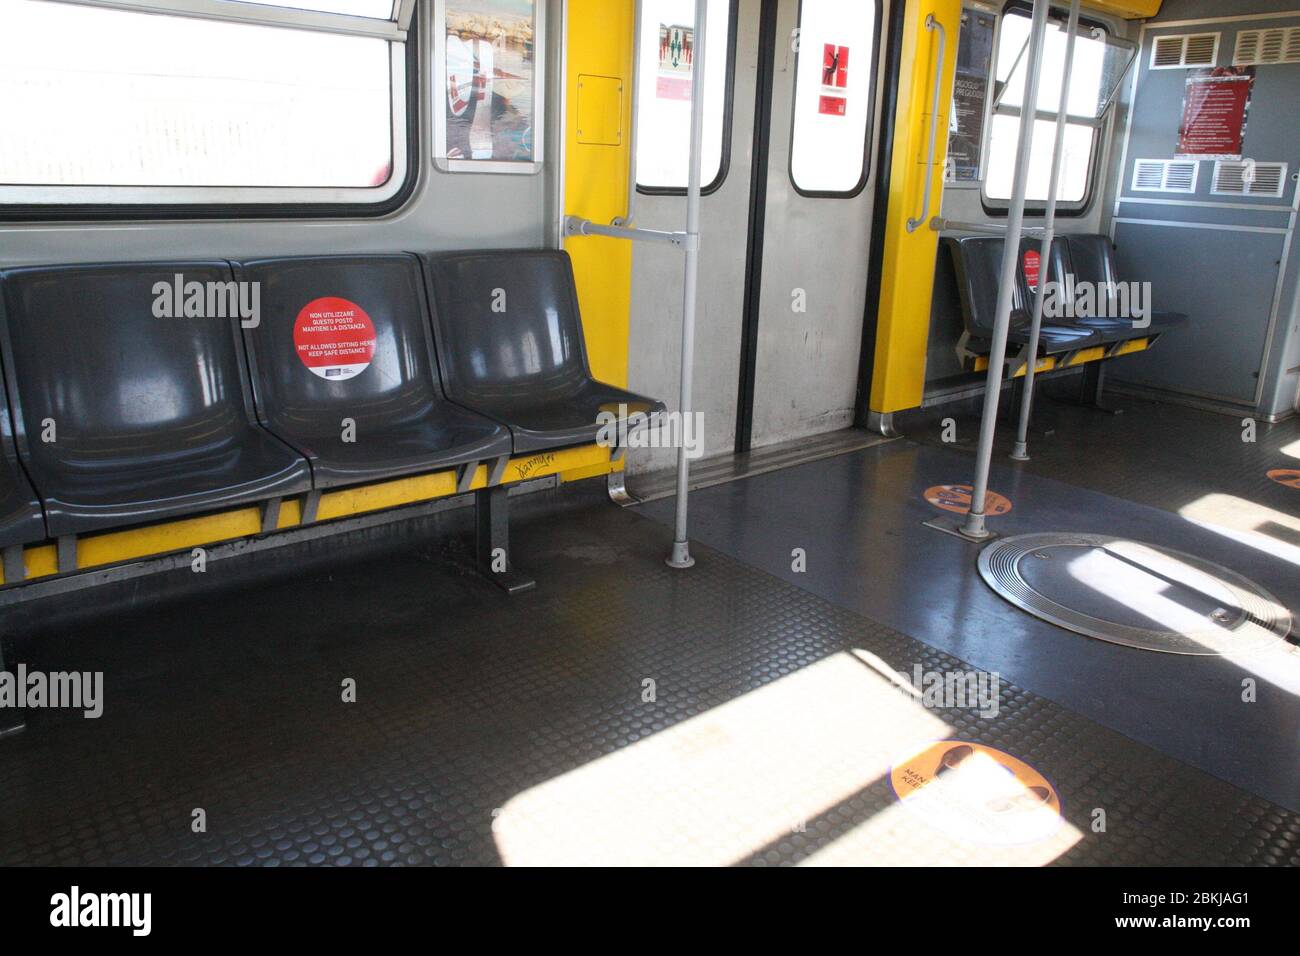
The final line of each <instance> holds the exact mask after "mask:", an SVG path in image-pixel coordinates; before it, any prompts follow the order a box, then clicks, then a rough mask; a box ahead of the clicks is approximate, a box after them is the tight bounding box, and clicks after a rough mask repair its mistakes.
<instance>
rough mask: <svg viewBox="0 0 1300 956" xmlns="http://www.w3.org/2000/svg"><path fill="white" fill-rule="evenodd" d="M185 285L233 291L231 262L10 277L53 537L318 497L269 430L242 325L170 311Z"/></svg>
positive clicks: (16, 374)
mask: <svg viewBox="0 0 1300 956" xmlns="http://www.w3.org/2000/svg"><path fill="white" fill-rule="evenodd" d="M177 276H180V277H182V281H183V282H184V283H192V282H197V283H202V284H204V285H203V286H202V288H233V287H228V286H224V284H225V283H230V282H233V278H234V277H233V275H232V274H231V270H230V266H229V265H228V264H227V263H224V262H163V263H132V264H121V265H96V266H56V267H49V268H24V269H13V270H8V271H5V272H2V273H0V285H2V286H3V302H4V309H3V313H4V315H3V321H2V322H0V338H2V339H3V351H4V362H5V369H6V371H7V373H8V374H7V382H8V387H9V399H10V405H11V409H12V412H13V418H14V430H15V439H16V444H17V448H18V454H19V456H20V458H21V460H22V463H23V465H24V466H25V468H26V470H27V473H28V474H29V475H30V476H31V479H32V484H33V485H34V486H35V489H36V492H37V493H38V495H39V496H40V499H41V501H42V502H43V504H44V509H45V520H46V527H47V529H48V531H49V534H50V536H52V537H63V536H65V535H77V534H84V533H87V532H95V531H103V530H108V529H111V528H120V527H123V526H126V525H132V524H138V523H142V522H149V521H156V520H161V519H166V518H174V517H178V516H182V515H193V514H198V513H202V512H208V511H213V510H218V509H223V508H228V507H232V506H236V505H244V504H248V503H252V502H261V501H267V500H271V499H274V498H278V497H281V496H285V495H292V494H297V493H300V492H305V491H307V490H309V489H310V487H311V472H310V469H309V467H308V465H307V462H306V461H305V460H304V459H303V458H302V457H301V456H300V455H298V454H297V453H296V452H295V451H293V450H292V449H291V448H289V447H288V446H286V445H285V444H284V443H283V442H281V441H279V440H278V439H276V438H274V437H273V436H271V435H270V434H269V433H268V432H266V431H265V430H264V429H262V428H261V427H260V426H258V424H257V422H256V419H255V417H254V412H253V404H252V396H251V393H250V390H249V386H248V380H247V369H246V366H245V360H244V353H243V346H242V344H241V342H240V338H239V331H238V328H237V327H236V325H235V324H234V323H233V322H232V320H231V319H229V318H223V317H219V316H214V317H205V318H200V317H184V315H183V310H182V309H181V305H182V303H171V306H172V310H171V314H172V315H175V316H176V317H167V315H166V313H167V312H168V309H167V308H166V306H165V305H164V307H162V308H158V305H159V294H158V292H157V291H156V290H159V289H162V288H163V287H167V286H173V285H174V283H175V282H176V281H177V278H176V277H177ZM207 283H219V284H222V285H221V286H216V287H208V286H207V285H206V284H207ZM205 298H206V297H205ZM159 312H161V313H163V314H162V315H159V314H158V313H159ZM177 312H182V314H180V315H177V314H176V313H177Z"/></svg>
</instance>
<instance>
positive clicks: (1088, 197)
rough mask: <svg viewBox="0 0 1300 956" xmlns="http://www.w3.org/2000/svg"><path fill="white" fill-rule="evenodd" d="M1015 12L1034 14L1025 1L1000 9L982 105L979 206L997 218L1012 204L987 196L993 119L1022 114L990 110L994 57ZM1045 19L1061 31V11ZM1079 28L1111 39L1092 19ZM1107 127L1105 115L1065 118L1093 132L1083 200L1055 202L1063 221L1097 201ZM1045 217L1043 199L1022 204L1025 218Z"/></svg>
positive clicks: (1044, 114) (1041, 116) (1047, 117)
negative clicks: (999, 116) (1007, 24)
mask: <svg viewBox="0 0 1300 956" xmlns="http://www.w3.org/2000/svg"><path fill="white" fill-rule="evenodd" d="M1017 10H1018V11H1020V13H1021V14H1023V15H1025V16H1030V15H1031V14H1032V12H1033V7H1032V6H1030V4H1028V3H1026V2H1025V0H1008V2H1007V3H1006V5H1005V6H1003V8H1002V12H1001V13H1000V14H999V15H998V25H997V29H996V31H995V32H994V35H993V51H994V53H993V62H992V63H991V64H990V65H989V70H990V72H989V81H988V91H989V92H988V96H987V97H986V102H985V104H984V134H983V137H982V141H981V143H980V178H979V192H980V206H981V207H982V208H983V209H984V212H985V214H986V215H988V216H994V217H999V218H1001V217H1005V216H1007V215H1009V214H1010V211H1011V201H1010V200H1009V199H996V198H994V197H991V196H990V195H989V194H988V168H987V164H988V159H989V146H990V144H991V142H992V139H993V117H994V116H995V115H996V114H1001V115H1004V116H1014V117H1015V118H1016V120H1017V121H1019V119H1020V117H1021V115H1022V111H1023V107H1014V106H999V107H998V109H997V110H996V111H995V110H994V108H993V104H994V101H995V100H996V99H997V95H996V94H997V70H998V57H997V54H998V51H999V50H1000V49H1001V44H1002V25H1003V24H1004V23H1005V22H1006V18H1007V16H1008V15H1010V14H1011V13H1012V12H1013V11H1017ZM1047 15H1048V19H1049V20H1051V21H1054V22H1055V23H1057V25H1059V26H1062V27H1064V25H1065V23H1066V20H1067V17H1066V16H1065V15H1064V14H1063V13H1062V11H1061V10H1060V8H1056V7H1049V8H1048V11H1047ZM1079 26H1080V27H1091V28H1093V29H1097V30H1101V31H1103V32H1104V33H1105V34H1106V35H1107V36H1108V37H1109V36H1111V35H1112V31H1111V29H1110V28H1109V27H1108V26H1107V25H1106V24H1105V23H1103V22H1102V21H1100V20H1096V19H1093V18H1092V17H1087V16H1080V17H1079ZM1130 68H1131V66H1130ZM1108 111H1109V110H1108ZM1056 118H1057V114H1056V111H1054V110H1037V111H1036V112H1035V116H1034V119H1035V121H1040V120H1043V121H1047V122H1050V123H1055V122H1056ZM1107 123H1108V120H1107V118H1106V116H1105V114H1103V115H1102V116H1101V117H1099V118H1098V119H1096V120H1092V121H1085V120H1083V119H1078V120H1075V121H1073V122H1072V121H1071V120H1070V118H1069V116H1068V114H1067V116H1066V125H1067V126H1088V127H1091V128H1092V155H1091V158H1090V161H1089V163H1088V181H1087V186H1086V188H1085V189H1084V193H1083V198H1082V199H1079V200H1075V201H1072V202H1062V201H1060V200H1057V203H1056V215H1057V216H1059V217H1061V218H1065V219H1077V218H1080V217H1082V216H1086V215H1087V214H1088V212H1089V211H1090V210H1091V209H1092V204H1093V202H1094V201H1095V200H1096V198H1097V178H1098V175H1099V174H1100V171H1101V160H1102V153H1103V152H1105V150H1104V148H1103V145H1104V144H1103V138H1104V137H1103V134H1104V133H1105V129H1106V125H1107ZM1046 213H1047V200H1045V199H1043V200H1033V201H1027V202H1026V203H1025V215H1027V216H1043V215H1046Z"/></svg>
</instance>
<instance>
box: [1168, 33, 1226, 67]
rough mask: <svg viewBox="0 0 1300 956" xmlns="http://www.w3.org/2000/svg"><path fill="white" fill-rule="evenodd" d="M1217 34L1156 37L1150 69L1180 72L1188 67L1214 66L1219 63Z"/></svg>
mask: <svg viewBox="0 0 1300 956" xmlns="http://www.w3.org/2000/svg"><path fill="white" fill-rule="evenodd" d="M1220 36H1222V34H1219V33H1184V34H1176V35H1174V36H1161V37H1156V42H1155V45H1154V46H1152V47H1151V69H1153V70H1181V69H1183V68H1185V67H1189V66H1214V65H1216V64H1217V63H1218V61H1219V37H1220Z"/></svg>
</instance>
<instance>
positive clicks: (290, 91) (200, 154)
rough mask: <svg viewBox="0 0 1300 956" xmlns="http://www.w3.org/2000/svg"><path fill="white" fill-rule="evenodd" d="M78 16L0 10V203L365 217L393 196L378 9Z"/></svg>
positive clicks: (392, 147)
mask: <svg viewBox="0 0 1300 956" xmlns="http://www.w3.org/2000/svg"><path fill="white" fill-rule="evenodd" d="M409 2H410V0H402V4H405V3H409ZM85 3H86V0H83V2H82V3H81V4H78V5H72V4H66V3H55V2H47V0H0V101H2V102H4V103H5V104H6V109H5V135H4V136H3V137H0V202H3V203H8V204H20V205H23V206H29V205H35V206H46V205H82V204H87V205H100V204H149V205H159V204H162V205H167V204H173V203H190V204H193V203H198V204H216V205H225V204H243V203H250V204H252V203H276V204H279V203H298V202H302V203H377V202H383V201H384V200H386V199H390V198H391V197H393V196H394V195H396V194H397V193H398V192H399V191H400V189H401V187H402V185H403V181H404V179H405V176H406V165H407V164H406V161H405V155H406V145H405V130H406V120H405V115H404V114H405V102H406V97H405V94H404V89H405V79H404V76H405V55H404V48H405V43H404V42H402V41H403V40H404V39H405V31H404V22H402V21H400V20H399V17H401V15H402V13H401V11H397V10H395V9H394V4H393V2H392V0H297V4H296V5H297V6H299V7H303V6H310V7H313V8H315V9H313V10H310V11H309V10H300V9H288V8H287V5H286V6H285V7H281V5H280V4H278V3H277V4H261V5H257V6H254V5H251V4H246V3H237V2H230V0H186V2H185V3H183V4H182V3H176V4H175V11H176V12H175V14H174V15H160V14H159V12H158V11H159V10H166V9H168V8H169V6H171V4H170V2H169V0H150V3H149V4H148V7H149V10H150V11H151V12H149V13H147V14H146V13H144V12H136V11H134V10H131V9H128V8H129V7H131V6H134V5H136V4H135V3H134V2H133V0H117V2H115V3H114V4H113V7H115V8H113V9H109V8H107V7H106V6H105V7H98V6H96V5H93V4H92V5H85ZM400 5H401V4H399V6H400ZM141 6H142V7H143V6H144V4H141ZM250 11H251V12H250ZM406 19H409V12H407V14H406ZM298 26H301V28H295V27H298Z"/></svg>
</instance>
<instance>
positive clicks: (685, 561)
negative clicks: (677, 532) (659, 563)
mask: <svg viewBox="0 0 1300 956" xmlns="http://www.w3.org/2000/svg"><path fill="white" fill-rule="evenodd" d="M664 564H666V565H668V567H670V568H677V569H679V570H684V569H685V568H693V567H695V559H694V558H692V557H691V543H690V542H689V541H674V542H673V553H672V554H670V555H668V557H667V558H665V559H664Z"/></svg>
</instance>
